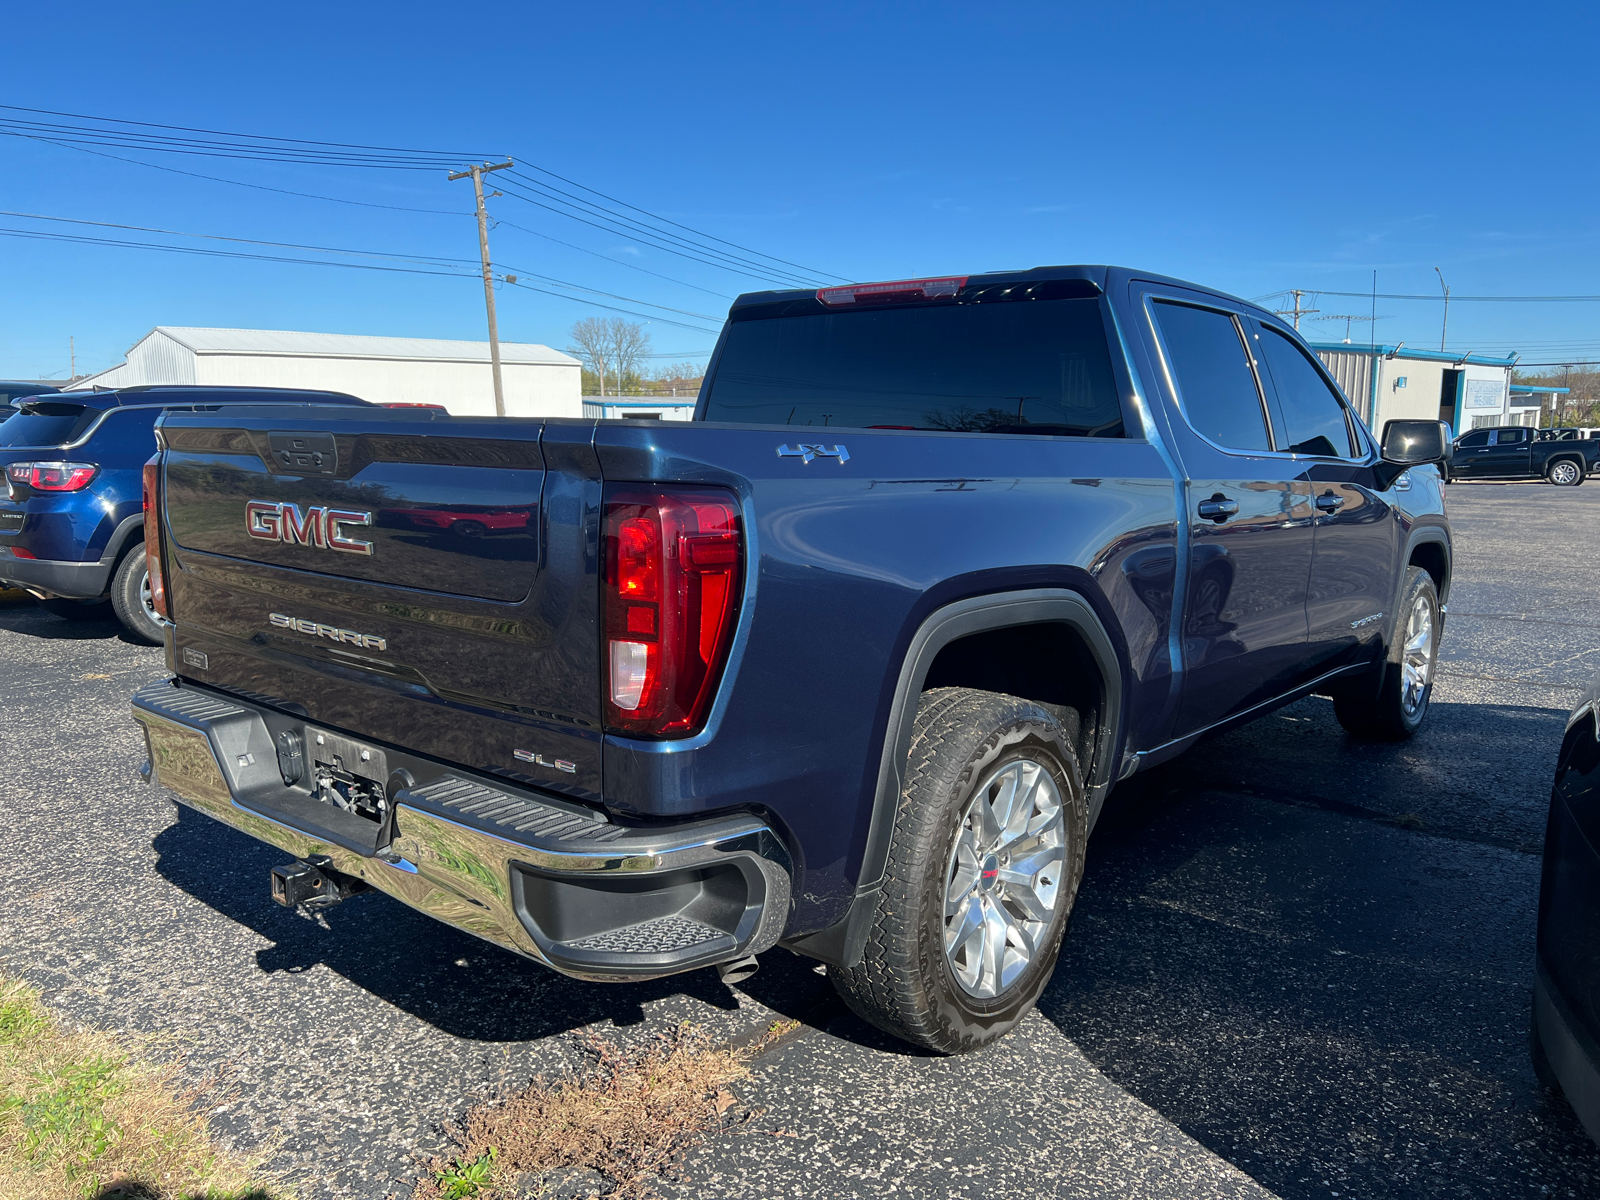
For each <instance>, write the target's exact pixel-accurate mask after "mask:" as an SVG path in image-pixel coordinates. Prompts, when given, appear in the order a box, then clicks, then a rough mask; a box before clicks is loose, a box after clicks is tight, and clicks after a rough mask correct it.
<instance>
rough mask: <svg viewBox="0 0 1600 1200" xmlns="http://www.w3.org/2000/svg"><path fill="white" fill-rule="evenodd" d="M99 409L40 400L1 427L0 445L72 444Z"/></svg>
mask: <svg viewBox="0 0 1600 1200" xmlns="http://www.w3.org/2000/svg"><path fill="white" fill-rule="evenodd" d="M99 415H100V410H99V409H96V408H88V407H86V406H84V405H82V404H63V403H59V402H56V401H40V402H39V403H37V404H29V405H26V406H25V407H24V408H23V409H22V411H21V412H19V413H18V414H17V415H16V416H14V417H12V418H11V419H10V420H8V421H6V422H5V423H4V424H0V446H60V445H64V444H65V443H67V442H70V441H73V440H74V439H76V438H77V437H78V435H79V434H81V433H82V432H83V431H84V430H85V429H87V428H88V427H89V425H90V424H91V423H92V422H93V421H94V419H95V418H96V417H97V416H99Z"/></svg>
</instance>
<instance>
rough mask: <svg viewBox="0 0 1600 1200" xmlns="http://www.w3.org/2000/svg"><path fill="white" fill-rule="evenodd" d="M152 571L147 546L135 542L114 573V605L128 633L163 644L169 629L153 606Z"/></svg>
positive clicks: (113, 607)
mask: <svg viewBox="0 0 1600 1200" xmlns="http://www.w3.org/2000/svg"><path fill="white" fill-rule="evenodd" d="M149 590H150V571H149V568H148V567H147V566H146V565H145V556H144V547H143V546H135V547H134V548H133V551H132V553H130V554H128V555H126V556H124V557H123V560H122V562H120V563H119V564H118V565H117V572H116V574H115V575H113V576H112V577H111V607H112V609H113V611H115V612H116V614H117V620H119V621H121V622H122V627H123V628H124V629H126V630H127V631H128V636H129V637H131V638H133V639H134V640H135V641H138V642H143V643H144V644H145V645H147V646H160V645H163V644H164V643H165V642H166V640H167V638H166V631H165V630H164V629H163V627H162V625H161V621H160V619H159V618H158V617H157V616H156V612H155V609H154V608H152V607H150V603H149V600H148V598H147V597H148V594H149Z"/></svg>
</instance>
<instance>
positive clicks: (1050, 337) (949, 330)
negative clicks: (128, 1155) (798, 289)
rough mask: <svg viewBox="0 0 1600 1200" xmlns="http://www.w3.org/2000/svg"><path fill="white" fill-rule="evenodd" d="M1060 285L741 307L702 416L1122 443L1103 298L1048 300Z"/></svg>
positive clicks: (1074, 286) (1065, 287) (1073, 287)
mask: <svg viewBox="0 0 1600 1200" xmlns="http://www.w3.org/2000/svg"><path fill="white" fill-rule="evenodd" d="M1050 286H1051V285H1049V284H1040V285H1032V286H1030V287H1028V288H1023V287H1017V288H1009V287H1008V288H1006V289H1003V290H1002V289H1000V288H997V287H992V286H985V287H983V288H974V289H963V291H962V293H961V295H960V297H959V298H958V299H957V301H956V302H954V303H947V304H918V305H907V306H898V305H895V306H890V305H884V306H881V307H875V308H864V309H863V310H861V311H850V312H828V311H825V310H822V306H821V305H820V304H818V305H816V306H815V307H814V308H812V307H811V306H810V304H809V302H805V301H800V302H795V304H794V305H791V306H779V305H773V306H771V307H772V309H774V310H776V311H773V312H771V313H764V312H762V311H760V310H752V311H750V312H747V313H740V312H735V313H734V315H733V317H732V319H731V323H730V324H729V326H728V332H727V337H726V340H725V341H724V343H723V347H722V353H721V355H720V356H719V358H718V361H717V366H716V373H715V374H714V375H713V377H712V378H711V380H710V381H709V388H708V391H707V395H706V404H705V410H704V415H703V419H704V420H707V421H744V422H755V423H760V424H767V425H802V426H812V427H827V428H836V427H840V426H843V427H850V428H858V429H859V428H868V429H873V428H877V429H926V430H948V431H955V432H963V433H1006V434H1054V435H1059V436H1070V437H1122V436H1123V423H1122V406H1121V402H1120V400H1119V399H1118V396H1117V386H1116V380H1115V377H1114V376H1113V374H1112V368H1111V356H1110V352H1109V350H1108V348H1107V344H1106V332H1105V322H1104V319H1103V318H1102V316H1101V312H1100V301H1099V300H1098V298H1091V297H1088V296H1083V295H1081V294H1080V295H1078V296H1071V295H1068V296H1065V297H1060V296H1056V297H1054V298H1052V293H1051V291H1050V290H1049V289H1050ZM1056 290H1057V291H1060V290H1069V291H1070V290H1080V291H1081V285H1078V284H1076V283H1075V282H1074V281H1065V284H1064V285H1062V286H1058V287H1057V289H1056ZM801 305H804V306H805V307H802V308H801V309H800V311H799V312H794V311H792V309H793V308H794V307H799V306H801Z"/></svg>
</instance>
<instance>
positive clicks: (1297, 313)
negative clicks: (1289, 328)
mask: <svg viewBox="0 0 1600 1200" xmlns="http://www.w3.org/2000/svg"><path fill="white" fill-rule="evenodd" d="M1289 294H1290V295H1291V296H1293V297H1294V307H1293V308H1280V309H1278V310H1277V315H1278V316H1280V317H1293V318H1294V331H1295V332H1296V333H1299V332H1300V318H1301V317H1309V316H1311V314H1312V313H1319V312H1321V311H1322V310H1321V309H1320V308H1301V307H1300V300H1301V298H1302V297H1304V296H1309V295H1310V294H1311V293H1310V292H1304V291H1301V290H1300V289H1299V288H1291V289H1290V290H1289Z"/></svg>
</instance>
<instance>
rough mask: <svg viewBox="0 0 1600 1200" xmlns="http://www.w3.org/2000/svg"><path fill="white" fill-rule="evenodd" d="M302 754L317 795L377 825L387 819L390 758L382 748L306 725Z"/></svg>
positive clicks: (312, 789) (390, 805)
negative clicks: (303, 753) (303, 752)
mask: <svg viewBox="0 0 1600 1200" xmlns="http://www.w3.org/2000/svg"><path fill="white" fill-rule="evenodd" d="M305 756H306V759H307V767H308V772H307V773H308V775H309V778H308V780H307V782H308V783H309V784H310V786H311V794H312V795H313V796H314V797H315V798H316V799H318V800H320V801H322V803H324V804H328V805H331V806H332V807H334V808H337V809H342V810H343V811H345V812H348V813H351V814H353V815H355V816H358V817H362V818H364V819H366V820H368V821H371V822H373V823H374V824H376V825H382V824H383V823H384V822H385V821H386V820H387V818H388V816H389V813H390V810H391V808H392V802H391V801H390V798H389V795H388V780H389V761H388V757H387V756H386V755H385V754H384V752H383V750H382V749H381V748H379V747H377V746H369V745H367V744H365V743H363V742H358V741H356V740H355V739H354V738H348V737H345V736H344V735H343V734H338V733H331V732H329V731H328V730H326V729H317V728H316V727H315V726H311V725H307V726H306V730H305Z"/></svg>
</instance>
